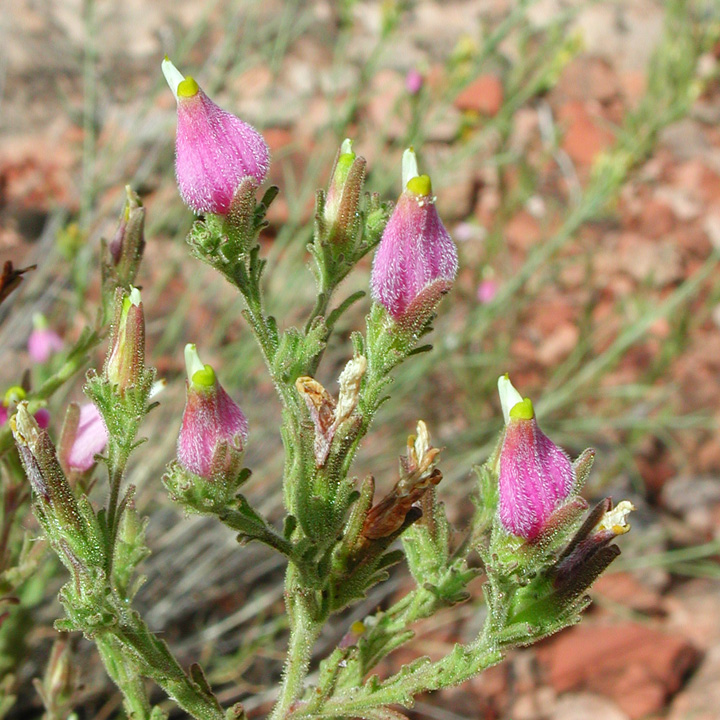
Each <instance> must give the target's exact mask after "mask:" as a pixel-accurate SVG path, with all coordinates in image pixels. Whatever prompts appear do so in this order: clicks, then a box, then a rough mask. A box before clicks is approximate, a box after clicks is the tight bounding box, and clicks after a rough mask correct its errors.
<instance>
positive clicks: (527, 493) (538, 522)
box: [498, 376, 575, 540]
mask: <svg viewBox="0 0 720 720" xmlns="http://www.w3.org/2000/svg"><path fill="white" fill-rule="evenodd" d="M498 389H499V391H500V399H501V403H502V406H503V413H504V415H505V423H506V424H505V434H504V436H503V439H502V444H501V446H500V454H499V459H498V476H499V506H498V512H499V517H500V522H501V523H502V525H503V527H504V528H505V529H506V530H507V531H508V532H510V533H512V534H513V535H519V536H520V537H523V538H525V539H526V540H534V539H535V538H536V537H537V536H538V535H539V534H540V532H541V531H542V530H543V528H544V527H545V524H546V523H547V521H548V519H549V518H550V516H551V515H552V514H553V513H554V512H555V510H557V508H558V507H559V506H560V505H561V504H562V503H563V502H564V501H565V500H566V499H567V498H568V497H569V496H570V494H571V493H572V490H573V487H574V485H575V472H574V470H573V466H572V463H571V462H570V458H569V457H568V456H567V454H566V453H565V452H564V451H563V450H561V449H560V448H559V447H558V446H557V445H555V444H554V443H553V442H552V441H551V440H550V439H549V438H548V437H547V435H545V434H544V433H543V432H542V430H540V428H539V427H538V424H537V421H536V420H535V414H534V411H533V406H532V403H531V402H530V400H529V399H528V398H525V399H524V400H523V399H522V397H520V394H519V393H518V392H517V390H515V388H514V387H513V386H512V384H511V383H510V380H509V379H508V378H507V376H503V377H501V378H500V380H499V381H498Z"/></svg>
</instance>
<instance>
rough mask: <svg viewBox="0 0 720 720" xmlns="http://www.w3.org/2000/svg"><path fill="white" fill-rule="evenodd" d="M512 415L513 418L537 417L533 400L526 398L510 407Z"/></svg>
mask: <svg viewBox="0 0 720 720" xmlns="http://www.w3.org/2000/svg"><path fill="white" fill-rule="evenodd" d="M510 417H511V418H512V419H513V420H532V419H533V418H534V417H535V411H534V410H533V404H532V400H530V398H525V399H524V400H521V401H520V402H519V403H516V404H515V405H513V406H512V407H511V408H510Z"/></svg>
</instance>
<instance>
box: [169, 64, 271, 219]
mask: <svg viewBox="0 0 720 720" xmlns="http://www.w3.org/2000/svg"><path fill="white" fill-rule="evenodd" d="M162 70H163V73H164V75H165V78H166V80H167V82H168V85H170V89H171V90H172V91H173V94H174V95H175V99H176V100H177V109H178V124H177V137H176V141H175V173H176V175H177V181H178V186H179V188H180V194H181V195H182V198H183V200H184V201H185V204H186V205H188V206H189V207H190V208H191V209H192V210H194V211H195V212H196V213H215V214H217V215H226V214H227V212H228V210H229V209H230V204H231V202H232V199H233V195H234V194H235V191H236V190H237V187H238V185H239V184H240V181H241V180H243V178H246V177H252V178H255V180H256V181H257V183H258V184H260V183H262V181H263V180H264V179H265V176H266V175H267V171H268V166H269V164H270V153H269V150H268V146H267V144H266V143H265V141H264V140H263V138H262V136H261V135H260V133H259V132H258V131H257V130H255V128H253V127H252V126H250V125H248V124H247V123H245V122H243V121H242V120H240V119H239V118H237V117H235V115H232V114H231V113H229V112H226V111H225V110H222V109H221V108H219V107H218V106H217V105H216V104H215V103H214V102H213V101H212V100H210V98H209V97H208V96H207V95H206V94H205V93H204V92H203V91H202V90H201V89H200V87H199V86H198V84H197V82H195V80H194V79H193V78H191V77H184V76H183V75H182V73H180V72H179V71H178V69H177V68H176V67H175V66H174V65H173V64H172V63H171V62H170V60H168V59H167V58H165V60H164V61H163V64H162Z"/></svg>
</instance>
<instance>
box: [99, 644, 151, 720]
mask: <svg viewBox="0 0 720 720" xmlns="http://www.w3.org/2000/svg"><path fill="white" fill-rule="evenodd" d="M95 644H96V645H97V649H98V652H99V653H100V657H101V658H102V661H103V665H105V669H106V670H107V673H108V675H109V676H110V677H111V678H112V680H113V682H114V683H115V684H116V685H117V686H118V688H119V689H120V692H121V693H122V694H123V698H124V700H125V702H124V705H125V711H126V713H127V715H128V717H131V718H133V720H146V718H149V717H150V713H151V711H152V708H151V707H150V701H149V700H148V696H147V691H146V689H145V683H144V681H143V679H142V677H141V676H140V675H139V674H138V673H137V672H136V671H135V668H134V667H133V664H132V663H129V662H127V659H126V658H125V657H124V656H123V653H122V649H121V646H120V645H119V644H118V642H117V641H116V640H115V638H113V637H112V635H102V636H98V637H96V638H95Z"/></svg>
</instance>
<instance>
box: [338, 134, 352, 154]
mask: <svg viewBox="0 0 720 720" xmlns="http://www.w3.org/2000/svg"><path fill="white" fill-rule="evenodd" d="M352 152H353V149H352V140H351V139H350V138H345V139H344V140H343V141H342V145H341V146H340V154H341V155H352Z"/></svg>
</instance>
